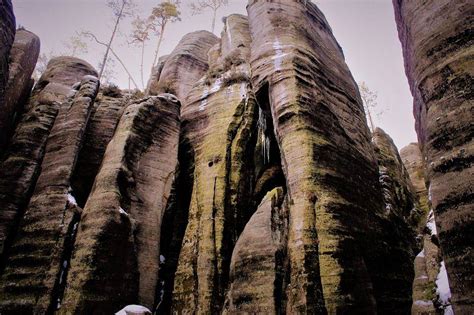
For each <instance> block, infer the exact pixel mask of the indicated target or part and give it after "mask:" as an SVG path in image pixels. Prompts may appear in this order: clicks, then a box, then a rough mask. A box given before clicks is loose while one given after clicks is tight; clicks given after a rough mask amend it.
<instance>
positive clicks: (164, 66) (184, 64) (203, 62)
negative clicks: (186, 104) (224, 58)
mask: <svg viewBox="0 0 474 315" xmlns="http://www.w3.org/2000/svg"><path fill="white" fill-rule="evenodd" d="M217 42H218V38H217V37H216V36H215V35H214V34H212V33H210V32H207V31H197V32H192V33H189V34H187V35H185V36H183V38H182V39H181V40H180V42H179V43H178V45H177V46H176V48H175V49H174V50H173V51H172V52H171V54H169V55H168V56H166V57H165V58H163V57H162V59H161V62H158V67H156V68H155V69H154V72H155V73H154V74H152V80H151V82H150V83H149V88H148V93H149V94H151V95H156V94H158V93H163V92H164V93H173V94H175V95H176V96H177V97H178V99H180V100H184V99H185V98H186V96H187V94H188V92H189V91H190V90H191V88H192V87H193V85H194V83H196V81H198V80H199V79H200V78H201V77H202V76H203V75H204V74H205V72H206V71H207V69H208V67H209V66H208V64H207V52H208V51H209V49H210V48H211V47H212V46H213V45H215V44H216V43H217Z"/></svg>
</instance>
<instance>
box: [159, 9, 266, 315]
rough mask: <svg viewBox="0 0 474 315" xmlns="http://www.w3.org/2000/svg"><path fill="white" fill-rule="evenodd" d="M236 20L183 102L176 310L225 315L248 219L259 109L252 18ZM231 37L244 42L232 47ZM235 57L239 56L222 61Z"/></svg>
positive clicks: (174, 299)
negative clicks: (184, 210)
mask: <svg viewBox="0 0 474 315" xmlns="http://www.w3.org/2000/svg"><path fill="white" fill-rule="evenodd" d="M234 18H235V20H238V21H240V23H239V26H237V25H235V27H232V26H230V27H229V28H228V29H226V30H225V31H224V32H223V36H222V39H221V42H220V44H219V45H216V46H215V47H213V48H212V49H211V51H210V52H209V71H208V72H207V74H206V75H205V76H204V77H203V78H202V79H201V80H199V81H198V82H197V83H196V84H195V85H194V87H193V89H192V90H191V91H190V92H189V94H188V96H187V97H186V99H185V100H184V101H183V107H182V113H181V114H182V120H183V129H182V135H183V138H184V139H183V141H186V142H187V143H189V148H188V150H189V153H188V154H189V155H191V156H193V159H194V170H193V175H192V177H193V186H192V187H193V188H192V195H191V198H190V205H189V214H188V223H187V227H186V231H185V233H184V238H183V241H182V248H181V250H180V254H179V259H178V265H177V270H176V275H175V277H174V289H173V301H172V310H173V312H178V313H181V312H184V313H187V312H190V313H192V312H197V313H201V314H208V313H216V312H219V311H220V309H221V308H222V305H223V301H224V294H225V288H226V285H227V282H228V270H229V265H230V258H231V254H232V248H233V246H234V244H235V242H236V240H237V236H238V235H239V233H240V231H242V229H243V227H244V225H245V222H246V220H248V218H245V216H246V215H247V216H248V214H246V213H245V212H243V210H242V209H250V208H251V207H252V199H251V183H252V179H253V160H252V156H253V152H254V151H253V150H254V144H252V143H255V137H256V134H257V133H256V132H255V131H254V130H255V129H256V122H257V116H256V113H257V110H256V103H255V99H254V96H253V94H252V93H251V86H250V84H249V65H248V64H247V63H246V62H245V56H246V55H247V56H248V51H249V45H250V35H249V32H248V22H247V19H246V18H245V17H243V16H235V17H234ZM228 33H230V35H228ZM233 36H237V37H239V38H240V40H238V41H235V42H232V43H230V42H228V38H230V37H233ZM239 46H240V47H239ZM230 54H233V55H234V56H242V57H241V58H240V59H237V58H230V59H229V62H228V63H222V61H221V60H224V59H226V58H227V57H228V56H230ZM163 72H164V70H163ZM162 75H163V74H162Z"/></svg>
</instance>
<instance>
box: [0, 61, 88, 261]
mask: <svg viewBox="0 0 474 315" xmlns="http://www.w3.org/2000/svg"><path fill="white" fill-rule="evenodd" d="M84 75H97V73H96V71H95V70H94V69H93V68H92V66H90V65H89V64H88V63H86V62H84V61H82V60H80V59H77V58H72V57H60V58H55V59H53V60H51V61H50V63H49V65H48V68H47V70H46V72H45V73H44V74H43V75H42V76H41V78H40V80H39V82H38V84H37V85H36V87H35V89H34V91H33V92H32V96H31V97H30V99H29V101H28V104H27V105H26V107H27V108H29V110H28V111H27V112H26V114H24V116H23V118H22V120H21V121H20V122H19V124H18V127H17V128H16V131H15V134H14V136H13V138H12V140H11V142H10V144H9V146H8V147H7V149H6V151H5V154H4V159H3V160H2V161H1V162H0V208H1V209H2V211H1V212H0V242H1V248H2V249H1V252H2V259H4V258H3V252H4V251H5V249H6V248H8V246H9V243H10V241H11V238H12V236H13V234H14V231H15V230H16V227H17V223H18V220H19V219H20V217H21V215H22V213H23V211H24V210H25V207H26V206H27V204H28V202H29V198H30V197H31V194H32V192H33V189H34V188H35V183H36V180H37V178H38V176H39V174H40V172H41V163H42V160H43V156H44V154H45V146H46V142H47V140H48V138H49V136H50V132H51V129H52V128H53V125H54V124H55V121H56V117H57V115H58V112H59V110H60V108H61V107H62V104H63V103H64V102H65V100H66V99H67V96H68V95H69V94H70V93H71V92H73V93H75V91H76V90H74V89H72V86H73V85H74V84H76V83H80V81H81V80H82V78H83V77H84ZM71 89H72V90H71ZM76 89H77V85H76Z"/></svg>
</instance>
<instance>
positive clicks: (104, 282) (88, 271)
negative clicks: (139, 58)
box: [59, 94, 179, 314]
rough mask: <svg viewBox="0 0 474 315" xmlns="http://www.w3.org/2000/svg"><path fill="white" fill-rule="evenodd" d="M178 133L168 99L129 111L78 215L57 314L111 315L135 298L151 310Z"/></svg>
mask: <svg viewBox="0 0 474 315" xmlns="http://www.w3.org/2000/svg"><path fill="white" fill-rule="evenodd" d="M178 135H179V102H178V100H177V99H176V98H175V97H174V96H173V95H170V94H160V95H159V96H154V97H148V98H145V99H142V100H139V101H136V102H134V103H132V104H130V105H128V106H127V109H126V110H125V112H124V114H123V115H122V118H121V119H120V122H119V124H118V126H117V130H116V131H115V134H114V136H113V138H112V140H111V142H110V143H109V145H108V146H107V150H106V152H105V155H104V160H103V162H102V167H101V169H100V171H99V173H98V175H97V178H96V180H95V183H94V186H93V188H92V192H91V194H90V196H89V198H88V200H87V203H86V205H85V207H84V211H83V213H82V215H81V219H80V223H79V227H78V235H77V241H76V244H75V245H74V252H73V256H72V259H71V264H70V265H71V268H70V271H69V277H70V278H69V279H70V280H69V281H68V286H67V288H66V292H65V296H64V303H63V305H62V307H61V309H60V311H59V312H60V313H62V314H70V313H79V314H86V313H87V314H92V313H100V314H111V313H113V312H116V311H117V310H118V309H120V308H121V307H124V306H125V305H127V304H132V303H133V302H135V301H136V300H137V299H138V301H139V302H140V303H141V304H143V305H145V306H148V307H150V308H151V307H153V303H154V298H155V294H156V285H157V276H158V266H159V262H160V257H159V256H160V255H159V253H160V248H159V240H160V226H161V221H162V216H163V213H164V207H165V205H166V202H167V198H168V196H169V193H170V189H171V184H172V181H173V175H174V171H175V168H176V162H177V150H178ZM99 283H100V285H98V284H99Z"/></svg>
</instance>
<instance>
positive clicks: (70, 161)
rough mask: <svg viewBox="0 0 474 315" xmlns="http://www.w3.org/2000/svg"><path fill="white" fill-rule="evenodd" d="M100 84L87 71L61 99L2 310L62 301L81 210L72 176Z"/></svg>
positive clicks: (9, 268) (37, 308)
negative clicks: (69, 248) (72, 190)
mask: <svg viewBox="0 0 474 315" xmlns="http://www.w3.org/2000/svg"><path fill="white" fill-rule="evenodd" d="M98 89H99V80H98V79H97V78H96V77H93V76H85V77H84V78H83V80H82V82H81V83H80V87H79V90H78V91H77V92H75V93H74V94H71V95H70V97H69V98H68V100H67V101H65V102H63V103H62V104H61V105H60V108H59V112H58V115H57V117H56V119H55V122H54V125H53V127H52V129H51V133H50V135H49V137H48V142H47V144H46V148H45V154H44V159H43V161H42V163H41V174H40V175H39V178H38V181H37V183H36V187H35V190H34V192H33V195H32V197H31V200H30V203H29V205H28V207H27V209H26V212H25V215H24V217H23V219H22V221H21V224H20V228H19V233H18V236H17V238H16V240H15V242H14V243H13V245H12V249H11V254H10V256H9V257H8V260H7V263H6V268H5V270H4V272H3V273H2V276H1V278H0V288H1V289H0V295H1V296H2V299H1V300H2V302H0V310H1V311H2V313H3V312H5V313H26V314H28V313H36V314H43V313H46V312H53V311H54V310H55V309H56V307H57V305H58V304H59V303H60V299H61V294H62V292H61V290H62V289H63V283H64V281H65V276H66V271H67V269H66V268H67V265H68V260H69V259H68V247H70V246H72V244H73V241H74V237H75V231H76V230H75V227H76V225H75V224H76V222H77V219H78V215H79V212H80V208H78V207H77V204H76V203H75V200H74V197H73V192H71V191H70V178H71V175H72V172H73V170H74V166H75V162H76V157H77V154H78V153H79V148H80V146H81V142H82V138H83V137H82V136H83V134H84V130H85V127H86V125H87V121H88V119H89V115H90V111H91V109H92V106H93V103H94V98H95V96H96V94H97V91H98Z"/></svg>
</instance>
